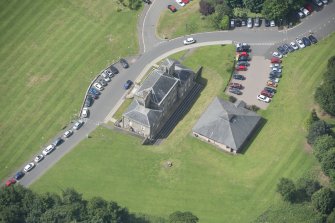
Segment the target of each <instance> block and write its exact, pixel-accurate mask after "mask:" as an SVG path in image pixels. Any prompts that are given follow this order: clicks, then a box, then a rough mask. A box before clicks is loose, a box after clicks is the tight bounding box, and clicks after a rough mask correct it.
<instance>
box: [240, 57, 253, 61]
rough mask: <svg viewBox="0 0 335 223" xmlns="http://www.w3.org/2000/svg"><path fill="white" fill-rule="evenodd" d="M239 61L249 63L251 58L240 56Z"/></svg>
mask: <svg viewBox="0 0 335 223" xmlns="http://www.w3.org/2000/svg"><path fill="white" fill-rule="evenodd" d="M237 60H238V61H249V60H251V58H250V57H246V56H240V57H238V59H237Z"/></svg>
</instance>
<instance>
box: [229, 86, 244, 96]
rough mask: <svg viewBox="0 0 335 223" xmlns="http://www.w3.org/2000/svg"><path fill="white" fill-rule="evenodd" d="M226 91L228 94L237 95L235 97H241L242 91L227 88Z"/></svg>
mask: <svg viewBox="0 0 335 223" xmlns="http://www.w3.org/2000/svg"><path fill="white" fill-rule="evenodd" d="M228 91H229V92H230V93H233V94H237V95H241V94H242V91H240V90H239V89H237V88H232V87H231V88H229V89H228Z"/></svg>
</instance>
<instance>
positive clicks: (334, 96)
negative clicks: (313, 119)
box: [315, 81, 335, 116]
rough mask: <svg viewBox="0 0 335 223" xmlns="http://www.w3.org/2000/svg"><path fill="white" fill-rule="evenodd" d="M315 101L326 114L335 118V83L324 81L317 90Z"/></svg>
mask: <svg viewBox="0 0 335 223" xmlns="http://www.w3.org/2000/svg"><path fill="white" fill-rule="evenodd" d="M315 101H316V102H317V103H319V105H320V107H321V108H322V109H323V110H324V111H325V112H327V113H328V114H330V115H333V116H335V81H324V82H323V84H322V85H321V86H320V87H318V88H317V89H316V92H315Z"/></svg>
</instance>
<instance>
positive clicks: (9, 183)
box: [6, 178, 16, 187]
mask: <svg viewBox="0 0 335 223" xmlns="http://www.w3.org/2000/svg"><path fill="white" fill-rule="evenodd" d="M15 183H16V180H15V179H14V178H11V179H9V180H7V181H6V187H9V186H10V185H13V184H15Z"/></svg>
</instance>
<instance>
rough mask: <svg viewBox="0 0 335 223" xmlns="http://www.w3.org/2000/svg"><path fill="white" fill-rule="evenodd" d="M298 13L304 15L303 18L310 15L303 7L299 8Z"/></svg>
mask: <svg viewBox="0 0 335 223" xmlns="http://www.w3.org/2000/svg"><path fill="white" fill-rule="evenodd" d="M300 11H301V12H302V13H304V15H305V16H308V15H309V14H311V13H310V12H309V11H308V10H307V9H305V8H304V7H301V8H300Z"/></svg>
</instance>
